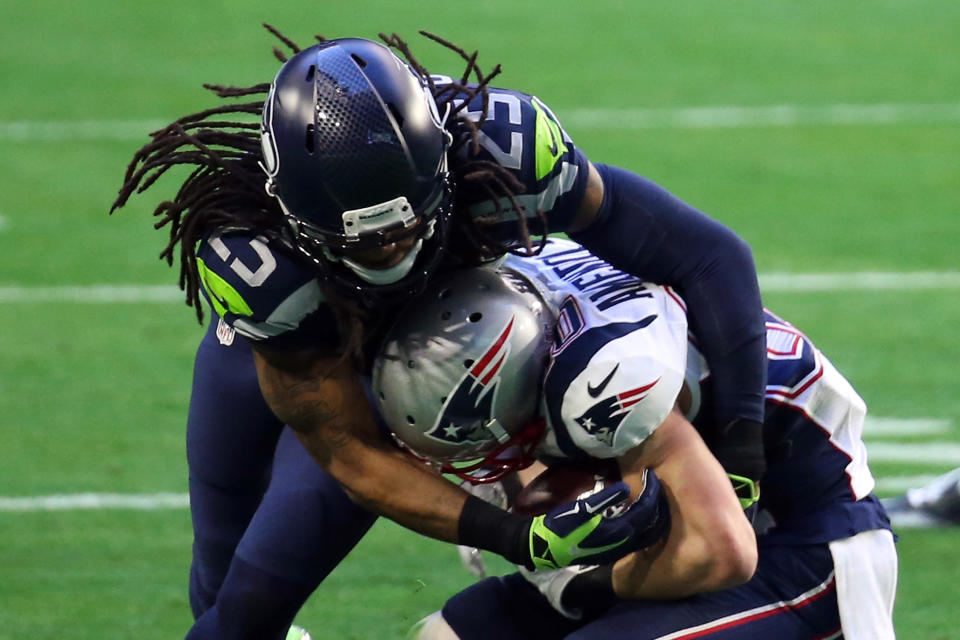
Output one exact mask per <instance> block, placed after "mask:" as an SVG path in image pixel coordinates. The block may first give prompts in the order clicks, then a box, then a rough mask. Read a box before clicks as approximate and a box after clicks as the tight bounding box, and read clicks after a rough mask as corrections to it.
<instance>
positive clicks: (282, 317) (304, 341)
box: [197, 89, 589, 347]
mask: <svg viewBox="0 0 960 640" xmlns="http://www.w3.org/2000/svg"><path fill="white" fill-rule="evenodd" d="M479 100H480V98H476V99H475V100H474V101H473V102H471V103H470V104H468V106H467V112H468V116H469V117H470V118H472V119H474V120H476V119H479V117H480V114H481V104H480V102H479ZM479 144H480V150H479V153H478V155H477V156H475V157H474V158H473V159H476V160H483V161H488V162H495V163H497V164H499V165H500V166H502V167H503V168H504V169H506V170H508V171H510V172H511V173H512V174H513V175H514V176H515V177H516V178H517V180H518V181H519V182H520V183H521V184H522V185H523V190H522V192H521V193H520V194H518V196H517V201H518V203H519V204H520V205H521V206H522V207H523V208H524V211H525V215H526V216H527V217H530V218H531V230H533V231H534V232H535V233H541V232H543V231H544V230H543V229H542V228H541V226H540V225H538V224H537V223H536V222H535V220H536V219H538V215H537V211H541V212H542V213H543V214H544V215H545V216H546V218H547V220H549V222H550V228H549V229H547V230H546V231H547V232H551V231H557V230H562V229H565V228H566V227H567V226H569V224H570V222H571V221H572V220H573V217H574V216H575V215H576V212H577V209H578V207H579V205H580V201H581V200H582V199H583V194H584V191H585V189H586V180H587V173H588V166H589V164H588V161H587V158H586V156H584V155H583V153H582V152H581V151H580V150H579V149H577V148H576V147H575V146H574V144H573V141H572V140H571V139H570V137H569V136H568V135H567V134H566V133H565V132H564V131H563V129H562V127H561V126H560V124H559V122H558V121H557V119H556V117H555V116H554V115H553V114H552V113H551V112H550V110H549V109H548V108H547V106H546V105H544V104H543V103H542V102H541V101H540V100H538V99H537V98H535V97H533V96H530V95H527V94H524V93H520V92H518V91H509V90H505V89H490V91H489V103H488V113H487V117H486V119H485V120H484V122H483V124H482V126H481V128H480V132H479ZM460 153H461V154H466V153H467V149H466V147H463V148H461V151H460ZM461 159H465V158H461ZM502 205H503V207H504V208H505V209H507V210H509V209H510V206H511V205H510V203H509V202H504V203H502ZM467 206H468V210H469V212H470V214H471V215H473V216H476V217H485V218H487V217H489V216H490V214H491V213H492V212H494V211H496V210H497V207H496V204H495V203H494V202H493V201H492V200H491V199H490V196H487V197H486V199H484V198H483V197H480V196H478V197H476V198H474V201H473V202H468V203H467ZM515 215H516V214H515V213H513V212H512V211H511V212H510V213H509V214H506V215H504V217H503V220H502V221H500V222H495V225H496V226H495V231H494V233H495V234H496V235H498V236H500V237H501V238H502V239H504V240H506V241H508V242H509V241H518V240H519V237H518V226H517V222H516V220H515V219H514V218H515ZM197 256H198V267H199V270H200V279H201V282H202V284H203V290H204V294H205V296H206V298H207V300H208V301H209V302H210V304H211V306H212V307H213V309H214V310H215V311H216V312H217V314H218V315H220V317H221V318H223V320H224V321H225V322H226V323H227V324H228V325H229V326H230V327H231V328H232V329H233V330H235V331H236V332H237V333H239V334H240V335H242V336H244V337H246V338H247V339H250V340H253V341H255V342H258V343H262V344H270V345H271V346H276V347H280V346H291V347H298V346H305V345H310V346H323V347H335V346H337V345H338V344H339V336H338V334H337V325H336V322H335V320H334V315H333V313H332V311H331V310H330V308H329V305H328V304H327V303H326V302H325V300H324V295H323V291H322V289H321V287H320V285H319V284H318V282H317V279H316V273H315V270H314V267H313V266H311V265H310V264H309V262H307V261H305V260H303V259H302V258H301V257H300V256H299V255H298V253H297V251H296V250H295V249H294V248H292V247H290V246H288V245H287V244H286V243H285V242H284V241H283V240H281V239H278V238H273V237H270V238H268V237H266V236H263V235H260V234H258V233H257V232H253V231H245V230H233V231H227V232H223V233H220V234H216V235H213V236H210V237H208V238H206V239H205V240H204V241H203V242H202V243H201V244H200V246H199V247H198V249H197Z"/></svg>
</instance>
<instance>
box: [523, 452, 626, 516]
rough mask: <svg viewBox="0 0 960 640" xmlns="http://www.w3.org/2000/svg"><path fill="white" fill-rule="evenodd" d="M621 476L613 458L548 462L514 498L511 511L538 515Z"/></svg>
mask: <svg viewBox="0 0 960 640" xmlns="http://www.w3.org/2000/svg"><path fill="white" fill-rule="evenodd" d="M618 480H620V470H619V468H618V467H617V463H616V461H615V460H599V459H593V460H578V461H576V462H560V463H555V464H551V465H550V466H549V467H547V470H546V471H544V472H542V473H541V474H540V475H538V476H537V477H535V478H534V479H533V480H531V481H530V483H529V484H527V486H525V487H524V488H523V489H522V490H521V491H520V493H519V494H518V495H517V497H516V498H515V499H514V502H513V507H512V509H511V510H512V511H513V512H514V513H518V514H521V515H528V516H538V515H541V514H544V513H546V512H548V511H550V509H552V508H554V507H556V506H557V505H561V504H564V503H566V502H573V501H574V500H577V499H578V498H583V497H586V496H588V495H590V494H593V493H596V492H598V491H602V490H603V489H604V488H606V487H608V486H610V485H611V484H613V483H615V482H617V481H618Z"/></svg>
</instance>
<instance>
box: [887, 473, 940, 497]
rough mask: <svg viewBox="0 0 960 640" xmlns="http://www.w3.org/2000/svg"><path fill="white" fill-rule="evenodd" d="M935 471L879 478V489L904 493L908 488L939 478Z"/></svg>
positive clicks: (920, 485) (923, 484)
mask: <svg viewBox="0 0 960 640" xmlns="http://www.w3.org/2000/svg"><path fill="white" fill-rule="evenodd" d="M937 477H938V476H937V474H935V473H921V474H918V475H914V476H887V477H885V478H877V491H883V492H884V493H903V492H905V491H906V490H907V489H913V488H914V487H922V486H925V485H926V484H928V483H930V482H933V481H934V480H935V479H936V478H937Z"/></svg>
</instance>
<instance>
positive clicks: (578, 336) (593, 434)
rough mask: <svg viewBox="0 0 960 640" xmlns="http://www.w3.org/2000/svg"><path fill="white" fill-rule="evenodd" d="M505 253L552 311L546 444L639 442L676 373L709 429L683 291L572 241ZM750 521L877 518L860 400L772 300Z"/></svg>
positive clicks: (834, 527)
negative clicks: (762, 464)
mask: <svg viewBox="0 0 960 640" xmlns="http://www.w3.org/2000/svg"><path fill="white" fill-rule="evenodd" d="M505 266H507V267H509V268H510V269H513V270H515V271H517V272H519V273H521V274H522V275H523V276H524V277H525V278H526V279H527V280H528V281H529V282H531V283H532V284H533V285H534V286H535V287H537V289H538V290H539V292H540V294H541V296H542V297H543V298H544V300H545V301H546V303H547V306H548V307H549V308H550V310H551V311H552V312H553V314H554V315H555V317H556V320H557V322H556V329H555V333H554V335H553V337H552V346H551V354H550V363H549V368H548V370H547V374H546V377H545V379H544V393H543V406H542V410H543V414H544V415H545V416H546V418H547V427H548V428H547V436H546V438H545V440H544V442H543V444H542V445H541V446H540V448H539V449H538V450H537V454H538V455H539V456H541V457H550V458H558V457H562V458H578V457H593V458H611V457H616V456H620V455H622V454H624V453H625V452H626V451H628V450H629V449H631V448H632V447H635V446H637V445H638V444H640V443H641V442H643V441H644V440H645V439H646V438H647V437H648V436H649V435H650V434H651V433H653V431H654V430H655V429H656V428H657V427H658V426H659V425H660V424H661V423H662V422H663V420H664V418H665V417H666V416H667V413H668V412H669V411H670V410H671V409H672V408H673V406H674V403H675V401H676V399H677V395H678V393H679V391H680V388H681V386H682V385H683V383H684V381H686V383H687V387H688V389H689V390H690V391H691V394H692V398H693V403H692V407H691V409H690V411H689V412H688V416H687V417H688V418H689V419H690V420H691V422H693V424H694V426H696V427H697V428H698V429H699V430H700V431H701V433H712V431H713V428H712V427H713V425H712V420H713V410H712V397H711V388H710V387H711V381H710V374H709V370H708V369H707V366H706V362H705V361H704V359H703V358H702V357H701V355H700V353H699V352H698V351H697V349H696V347H695V346H694V343H695V338H694V337H693V336H690V335H688V329H687V318H686V309H685V306H684V303H683V300H682V299H681V298H680V296H679V295H677V293H676V292H675V291H673V290H671V289H670V288H669V287H662V286H657V285H653V284H649V283H645V282H642V281H640V280H638V279H637V278H635V277H633V276H630V275H628V274H625V273H623V272H622V271H619V270H617V269H615V268H613V267H612V266H610V265H609V264H607V263H606V262H604V261H602V260H600V259H599V258H597V257H595V256H593V255H592V254H590V253H589V252H588V251H586V250H585V249H583V248H582V247H580V246H579V245H577V244H575V243H573V242H570V241H567V240H557V239H551V240H550V242H549V243H548V245H547V247H546V248H545V249H544V251H543V252H542V253H541V254H540V255H538V256H536V257H534V258H526V259H520V258H515V257H510V258H508V259H507V261H506V263H505ZM766 316H767V388H766V415H765V418H764V445H765V447H766V449H767V462H768V471H767V474H766V476H765V477H764V480H763V482H762V489H761V495H760V502H759V507H760V515H759V517H758V524H759V525H760V533H762V534H764V535H763V536H761V539H762V540H765V541H767V542H772V541H777V542H779V543H781V544H784V543H785V544H812V543H823V542H828V541H831V540H837V539H841V538H845V537H847V536H850V535H854V534H856V533H858V532H861V531H868V530H873V529H887V528H889V521H888V520H887V517H886V514H885V513H884V511H883V508H882V507H881V506H880V503H879V500H877V499H876V497H874V496H873V494H872V493H871V492H872V491H873V487H874V479H873V476H872V475H871V473H870V469H869V468H868V466H867V455H866V447H865V446H864V444H863V441H862V439H861V436H862V429H863V420H864V416H865V415H866V405H865V404H864V402H863V400H862V399H861V398H860V396H859V395H858V394H857V393H856V391H855V390H854V389H853V387H852V386H851V385H850V383H849V382H847V380H846V379H845V378H844V377H843V376H842V375H841V374H840V373H839V372H838V371H837V369H836V368H835V367H834V366H833V364H831V363H830V361H829V360H828V359H827V358H826V357H825V356H824V355H823V354H822V353H821V352H820V351H819V350H818V349H817V348H816V347H815V346H814V345H813V343H811V342H810V341H809V340H808V339H807V338H806V336H804V335H803V334H802V333H801V332H800V331H798V330H797V329H796V328H795V327H793V326H792V325H791V324H790V323H788V322H786V321H785V320H783V319H781V318H778V317H777V316H775V315H774V314H772V313H770V312H766Z"/></svg>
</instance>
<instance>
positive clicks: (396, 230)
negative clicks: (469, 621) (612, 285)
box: [114, 34, 766, 638]
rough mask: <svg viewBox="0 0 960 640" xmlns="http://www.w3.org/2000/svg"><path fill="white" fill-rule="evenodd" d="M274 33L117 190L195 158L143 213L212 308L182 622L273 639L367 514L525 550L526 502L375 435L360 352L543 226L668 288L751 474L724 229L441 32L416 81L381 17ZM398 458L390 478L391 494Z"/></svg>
mask: <svg viewBox="0 0 960 640" xmlns="http://www.w3.org/2000/svg"><path fill="white" fill-rule="evenodd" d="M278 35H279V34H278ZM280 38H281V40H282V41H283V42H284V44H285V45H286V46H287V47H288V48H289V49H290V50H292V51H293V52H294V54H295V55H293V57H291V58H290V59H289V60H286V56H285V55H284V54H279V52H278V55H279V57H281V59H283V60H285V63H284V65H283V67H282V68H281V70H280V72H279V73H278V75H277V76H276V78H275V80H274V82H273V83H272V84H262V85H257V86H254V87H249V88H232V87H222V86H216V87H211V89H213V90H214V91H215V92H217V93H218V95H220V96H221V97H225V98H235V97H243V96H248V95H257V94H259V95H261V96H262V95H263V94H266V100H265V101H264V100H263V99H262V97H261V98H258V99H256V100H254V101H251V102H230V103H225V104H223V105H221V106H218V107H214V108H211V109H209V110H206V111H202V112H199V113H197V114H193V115H190V116H186V117H184V118H181V119H180V120H178V121H177V122H175V123H173V124H171V125H170V126H169V127H167V128H165V129H163V130H161V131H158V132H156V133H154V134H153V139H152V141H151V142H150V143H148V144H147V145H145V146H144V147H143V148H142V149H141V150H140V151H139V152H138V153H137V154H136V155H135V157H134V159H133V161H132V162H131V164H130V166H129V167H128V171H127V174H126V176H125V180H124V184H123V186H122V188H121V191H120V194H119V195H118V198H117V201H116V203H115V206H114V208H118V207H122V206H123V205H124V204H125V203H126V202H127V200H128V198H129V197H130V196H131V195H132V194H133V193H134V192H137V191H143V190H144V189H147V188H150V187H151V185H153V184H154V182H155V181H156V180H157V179H158V178H160V177H161V176H162V175H163V174H164V173H166V172H167V171H168V170H170V169H173V168H176V167H179V166H180V165H186V166H187V167H189V168H190V173H189V175H188V176H187V177H186V178H185V179H184V180H183V182H182V184H181V186H180V188H179V189H178V190H177V192H176V194H175V196H174V197H173V198H172V199H169V200H164V201H163V202H161V203H160V204H159V205H158V207H157V209H156V215H157V216H159V218H160V220H159V222H158V226H167V227H168V229H169V231H170V240H169V243H168V245H167V247H166V248H165V250H164V251H163V253H162V256H163V257H164V258H165V259H167V260H168V261H170V262H171V263H172V261H173V258H174V253H175V252H176V251H177V246H178V245H179V260H180V266H181V273H180V284H181V286H182V287H183V288H184V289H185V290H186V293H187V302H188V304H191V305H192V306H194V307H195V309H196V310H197V314H198V317H202V306H203V304H202V303H201V296H204V297H206V299H207V302H208V303H209V304H210V306H211V307H212V308H213V309H214V311H215V312H216V313H217V315H218V316H219V319H218V321H217V322H213V323H211V324H210V327H209V331H208V332H207V335H206V336H205V338H204V339H203V342H202V343H201V345H200V347H199V349H198V352H197V359H196V364H195V375H194V386H193V392H192V396H191V406H190V413H189V418H188V426H187V454H188V462H189V468H190V494H191V512H192V517H193V523H194V545H193V554H194V555H193V563H192V567H191V577H190V600H191V606H192V609H193V612H194V615H195V617H196V618H197V622H196V625H195V627H194V629H193V630H192V631H191V633H190V635H189V636H188V637H191V638H200V637H217V638H242V637H256V638H280V637H283V634H284V633H285V632H286V629H287V628H288V626H289V624H290V621H291V620H292V618H293V616H294V615H295V612H296V611H297V609H298V608H299V606H300V605H301V604H302V603H303V601H304V600H305V599H306V598H307V596H308V595H309V594H310V593H311V592H312V591H313V589H315V588H316V586H317V585H318V584H319V583H320V582H321V581H322V580H323V578H324V577H325V576H326V575H327V573H328V572H329V571H330V570H332V568H333V567H335V566H336V564H337V563H338V562H339V561H340V560H341V559H342V558H343V557H344V556H345V555H346V553H347V552H349V550H350V549H351V548H352V547H353V545H354V544H355V543H356V542H357V541H358V540H359V539H360V538H361V537H362V535H363V534H364V532H365V531H366V530H367V529H368V528H369V527H370V525H371V524H372V522H373V521H374V519H375V515H374V513H383V514H386V515H388V516H390V517H391V518H393V519H395V520H397V521H398V522H400V523H402V524H404V525H406V526H408V527H410V528H412V529H414V530H417V531H420V532H421V533H425V534H427V535H431V536H434V537H438V538H441V539H446V540H450V541H467V542H470V543H471V544H476V545H478V546H482V547H485V548H488V549H491V550H494V551H497V552H498V553H501V554H503V555H505V556H506V557H508V558H510V559H512V560H514V561H520V562H523V561H524V560H529V558H528V557H527V558H523V557H520V556H521V555H522V554H526V553H528V550H527V549H526V546H525V545H526V538H525V536H526V535H528V534H529V531H528V530H527V529H524V527H527V528H529V526H530V523H529V522H527V523H524V524H521V525H518V526H519V529H517V530H510V529H505V528H503V527H498V528H496V529H495V530H494V529H493V528H491V527H489V526H486V528H485V525H484V524H483V522H484V519H483V518H479V517H478V516H477V514H476V513H474V512H472V511H470V510H471V509H477V508H481V507H477V506H475V503H473V502H471V501H468V500H467V498H466V494H464V493H463V492H461V491H459V490H457V489H455V488H454V487H451V486H450V485H449V484H448V483H445V482H440V481H439V480H438V479H437V478H436V477H435V476H434V475H432V474H429V473H426V472H425V471H424V470H423V469H422V467H421V466H420V465H415V464H411V463H410V462H409V461H408V460H407V459H406V458H405V457H404V456H402V455H400V454H399V453H398V452H397V451H396V450H395V449H393V448H392V447H391V446H390V445H389V444H387V443H385V442H384V441H383V439H382V438H381V437H380V434H379V432H378V430H377V427H376V424H375V423H374V420H373V417H372V414H371V413H370V412H369V410H368V408H367V404H366V395H365V393H364V387H363V383H362V381H363V378H362V376H358V375H357V372H360V373H362V372H363V370H364V368H365V364H364V363H365V360H366V358H365V357H364V356H365V353H367V352H369V350H370V349H371V348H372V346H373V345H375V344H376V342H377V337H378V335H379V333H380V332H381V330H382V324H383V322H384V320H385V319H387V318H389V317H390V314H389V312H387V310H388V309H390V308H391V307H392V306H393V305H395V304H396V303H397V302H398V301H402V300H404V299H406V298H407V297H408V296H409V295H411V294H413V293H415V292H417V291H419V290H420V289H421V288H422V286H423V285H424V283H425V282H426V281H427V279H428V278H430V277H431V276H432V274H433V272H434V271H436V270H437V269H444V270H447V269H451V268H456V267H458V266H464V265H470V264H476V263H479V262H483V261H487V260H490V259H493V258H496V257H498V256H500V255H503V254H504V253H507V252H515V253H521V254H533V253H536V252H537V251H538V250H539V249H540V248H541V247H542V244H541V243H540V242H539V241H538V240H536V237H537V236H543V235H544V234H546V233H548V232H554V231H568V232H571V233H575V234H576V235H577V238H578V239H580V240H581V241H582V242H583V243H584V244H586V245H587V246H589V247H591V249H592V250H593V251H595V252H596V253H597V254H598V255H603V256H604V257H605V258H607V259H608V260H610V261H611V262H612V263H614V264H617V265H618V266H620V267H621V268H623V269H624V270H625V271H627V272H630V273H636V274H639V275H642V276H644V277H646V278H649V279H652V280H657V281H662V282H668V283H671V284H673V285H675V286H677V287H678V288H680V289H682V290H683V292H684V294H685V296H686V298H687V302H688V304H689V305H690V309H691V321H692V323H693V325H694V326H695V327H697V328H698V330H699V332H700V339H701V346H702V348H703V350H704V353H705V354H706V357H707V359H708V360H709V361H710V363H711V366H712V367H713V370H714V372H715V374H716V376H715V377H716V388H715V391H714V400H715V401H714V403H713V406H714V411H715V414H716V422H715V424H716V425H717V429H718V437H717V438H715V439H714V440H715V447H716V449H715V455H716V456H717V457H718V458H719V459H720V460H721V462H722V463H723V464H724V465H725V466H726V467H727V469H728V470H731V471H735V472H737V473H738V474H740V475H741V476H743V477H745V478H749V479H752V480H758V479H760V478H761V477H762V476H763V472H764V464H765V463H764V458H763V450H762V445H761V442H760V438H759V431H760V427H759V421H760V420H761V419H762V415H763V406H762V390H763V385H764V378H765V373H766V370H765V367H764V366H763V349H764V337H765V334H764V331H763V318H762V313H761V307H760V299H759V291H758V288H757V283H756V273H755V269H754V265H753V260H752V256H751V254H750V251H749V248H748V247H747V246H746V245H745V244H744V243H743V242H742V241H741V240H740V239H739V238H738V237H737V236H736V235H735V234H733V233H732V232H731V231H730V230H729V229H727V228H725V227H723V226H722V225H720V224H718V223H716V222H715V221H713V220H711V219H709V218H708V217H706V216H704V215H703V214H701V213H700V212H698V211H696V210H695V209H693V208H691V207H689V206H688V205H686V204H684V203H683V202H681V201H679V200H677V199H676V198H675V197H673V196H672V195H670V194H669V193H667V192H666V191H664V190H663V189H661V188H659V187H657V186H656V185H654V184H652V183H650V182H648V181H646V180H644V179H643V178H640V177H639V176H637V175H635V174H632V173H630V172H627V171H623V170H621V169H616V168H614V167H610V166H604V165H595V164H593V163H591V162H589V161H588V160H587V158H586V157H585V156H584V154H583V153H582V151H581V150H580V149H579V148H578V147H576V146H575V145H574V144H573V142H572V140H571V139H570V138H569V136H567V135H566V133H565V132H564V131H563V129H562V128H561V127H560V125H559V123H558V121H557V119H556V118H555V116H554V115H553V114H552V113H551V112H550V110H549V109H548V108H547V107H546V105H544V104H543V103H542V102H540V101H539V100H537V99H536V98H534V97H532V96H529V95H526V94H523V93H520V92H516V91H510V90H503V89H492V88H490V87H489V83H490V80H491V78H492V77H493V76H495V75H496V74H497V73H498V71H499V67H497V68H495V69H494V71H493V72H491V73H490V74H484V73H482V72H481V71H480V69H479V68H478V67H477V66H476V57H475V54H474V55H470V54H467V53H466V52H464V51H462V50H460V49H458V48H456V47H453V46H452V45H449V43H445V42H443V41H441V43H442V44H444V45H446V46H448V47H449V48H451V49H452V50H453V51H455V52H456V53H457V54H458V55H460V56H461V58H462V59H463V60H465V61H466V65H467V67H466V70H465V72H464V74H463V75H462V76H461V77H460V78H459V79H456V80H451V79H434V78H433V77H431V76H430V75H429V74H428V73H427V72H426V70H425V69H424V68H423V67H422V66H421V65H420V64H419V63H418V62H417V61H416V60H415V59H414V58H413V56H412V55H411V54H410V52H409V49H408V48H407V46H406V44H405V43H404V42H403V41H402V40H400V39H399V38H397V37H396V36H391V37H389V38H384V40H385V41H386V42H387V43H388V44H389V45H391V46H392V47H394V48H395V49H396V50H398V51H400V52H401V53H402V54H403V55H404V57H405V58H406V61H403V60H401V59H400V58H398V57H396V56H395V55H394V54H393V53H391V52H390V50H389V49H388V48H386V47H384V46H383V45H380V44H377V43H374V42H371V41H367V40H360V39H342V40H332V41H322V42H321V43H320V44H318V45H314V46H312V47H310V48H307V49H304V50H302V51H301V50H300V49H299V47H297V46H296V45H295V44H294V43H293V42H291V41H290V40H288V39H286V38H284V37H283V36H280ZM321 40H322V39H321ZM251 117H260V119H261V122H260V124H257V123H254V122H250V118H251ZM245 118H246V119H245ZM264 172H265V173H266V181H265V180H264ZM264 182H266V188H264ZM238 334H239V337H238ZM251 347H252V348H251ZM285 424H286V425H289V426H291V427H293V431H291V430H289V429H285V428H284V425H285ZM306 451H309V452H310V454H311V455H312V458H313V460H311V455H308V454H307V453H306ZM314 461H316V462H319V465H316V464H315V463H314ZM398 476H403V477H405V478H407V481H406V482H405V483H403V484H402V485H400V486H403V487H406V488H407V490H405V491H402V492H398V491H396V490H395V489H396V488H397V486H398V484H397V482H396V477H398ZM341 485H342V486H343V488H341ZM471 505H474V506H471ZM483 513H486V512H483ZM466 523H471V525H470V526H467V524H466Z"/></svg>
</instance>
